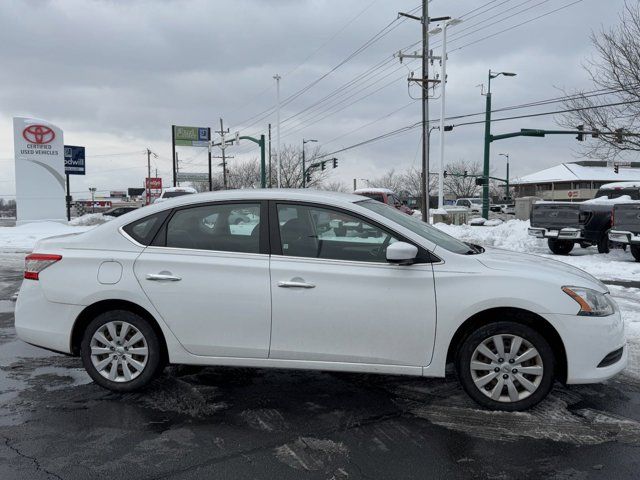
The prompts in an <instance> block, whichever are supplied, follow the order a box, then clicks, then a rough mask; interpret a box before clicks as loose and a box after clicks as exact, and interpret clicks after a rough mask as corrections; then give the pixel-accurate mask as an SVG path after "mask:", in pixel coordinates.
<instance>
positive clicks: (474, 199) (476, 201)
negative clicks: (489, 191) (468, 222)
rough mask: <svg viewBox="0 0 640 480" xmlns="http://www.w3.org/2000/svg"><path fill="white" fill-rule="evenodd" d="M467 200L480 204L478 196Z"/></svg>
mask: <svg viewBox="0 0 640 480" xmlns="http://www.w3.org/2000/svg"><path fill="white" fill-rule="evenodd" d="M469 200H470V201H471V203H473V204H475V205H481V204H482V200H480V199H479V198H470V199H469Z"/></svg>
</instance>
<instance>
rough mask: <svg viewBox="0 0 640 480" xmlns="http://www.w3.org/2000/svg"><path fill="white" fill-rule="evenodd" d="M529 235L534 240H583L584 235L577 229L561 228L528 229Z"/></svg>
mask: <svg viewBox="0 0 640 480" xmlns="http://www.w3.org/2000/svg"><path fill="white" fill-rule="evenodd" d="M529 235H531V236H534V237H536V238H556V239H558V240H583V239H584V234H583V232H582V230H580V229H579V228H570V227H566V228H561V229H559V230H553V229H546V228H542V227H529Z"/></svg>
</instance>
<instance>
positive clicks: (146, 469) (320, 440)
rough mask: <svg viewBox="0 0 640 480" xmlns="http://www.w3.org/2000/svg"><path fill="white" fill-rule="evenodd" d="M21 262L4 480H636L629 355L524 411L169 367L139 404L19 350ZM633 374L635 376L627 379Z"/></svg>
mask: <svg viewBox="0 0 640 480" xmlns="http://www.w3.org/2000/svg"><path fill="white" fill-rule="evenodd" d="M21 263H22V255H18V254H16V255H2V256H0V479H2V480H10V479H86V478H92V479H103V478H104V479H109V480H115V479H120V478H136V479H159V478H171V479H190V478H193V479H201V478H221V479H223V478H233V479H244V478H257V479H262V478H268V479H274V478H278V479H287V478H296V479H299V478H312V479H316V478H318V479H346V478H369V479H386V478H388V479H404V478H444V477H446V478H492V479H507V478H549V479H584V478H637V477H638V471H639V470H640V409H639V408H638V407H639V406H640V377H638V376H637V375H634V374H632V372H633V371H635V372H637V370H638V368H637V367H638V364H639V363H640V350H639V349H638V348H636V345H631V354H632V355H631V362H632V368H631V371H628V372H626V373H625V374H623V375H621V376H619V377H617V378H615V379H613V380H611V381H609V382H607V383H605V384H599V385H590V386H573V387H570V388H567V387H562V386H560V385H557V386H556V388H555V389H554V391H553V392H552V395H551V396H550V397H549V399H548V400H546V401H544V402H543V403H542V404H540V405H539V406H538V407H536V408H535V409H534V410H532V411H530V412H525V413H517V414H509V413H501V412H489V411H483V410H479V409H478V408H477V407H476V405H475V404H474V403H472V402H471V400H469V399H468V398H467V397H466V395H465V394H464V393H463V392H462V390H461V389H460V387H459V386H458V384H457V381H456V380H455V378H454V377H453V376H451V378H448V379H446V380H440V379H421V378H408V377H393V376H375V375H356V374H337V373H325V372H302V371H285V370H282V371H278V370H252V369H243V368H192V367H171V368H168V369H167V370H166V372H165V374H164V376H163V377H161V378H160V379H159V380H157V381H156V382H155V383H154V384H153V386H152V387H151V388H150V389H148V390H147V391H145V392H142V393H136V394H125V395H122V394H115V393H111V392H109V391H107V390H103V389H102V388H100V387H98V386H96V385H94V384H92V383H91V381H90V379H89V377H88V376H87V375H86V374H85V373H84V370H83V369H82V367H81V363H80V361H79V359H76V358H69V357H65V356H62V355H56V354H53V353H50V352H47V351H44V350H40V349H37V348H35V347H31V346H29V345H26V344H24V343H22V342H21V341H19V340H17V339H16V338H15V331H14V328H13V323H14V318H13V305H14V304H13V302H12V300H11V299H12V296H13V295H14V294H15V292H16V291H17V290H18V288H19V285H20V282H21ZM634 366H635V367H634Z"/></svg>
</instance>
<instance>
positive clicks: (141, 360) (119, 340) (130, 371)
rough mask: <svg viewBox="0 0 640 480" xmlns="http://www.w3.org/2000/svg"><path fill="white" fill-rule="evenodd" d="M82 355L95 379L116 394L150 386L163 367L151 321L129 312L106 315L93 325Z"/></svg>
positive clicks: (87, 330)
mask: <svg viewBox="0 0 640 480" xmlns="http://www.w3.org/2000/svg"><path fill="white" fill-rule="evenodd" d="M80 355H81V357H82V362H83V364H84V368H85V369H86V370H87V372H88V373H89V375H90V376H91V378H93V380H94V381H95V382H96V383H97V384H99V385H101V386H103V387H105V388H108V389H110V390H114V391H116V392H131V391H134V390H138V389H140V388H142V387H144V386H146V385H147V384H148V383H149V382H151V380H153V378H154V377H155V376H156V374H158V373H159V372H160V371H161V366H162V354H161V350H160V342H159V340H158V335H157V334H156V333H155V331H154V330H153V328H152V327H151V325H150V324H149V322H148V321H147V320H145V319H144V318H142V317H140V316H139V315H136V314H135V313H132V312H128V311H125V310H114V311H110V312H105V313H102V314H100V315H98V316H97V317H96V318H95V319H94V320H93V321H92V322H91V323H89V325H88V326H87V328H86V330H85V332H84V336H83V338H82V343H81V346H80Z"/></svg>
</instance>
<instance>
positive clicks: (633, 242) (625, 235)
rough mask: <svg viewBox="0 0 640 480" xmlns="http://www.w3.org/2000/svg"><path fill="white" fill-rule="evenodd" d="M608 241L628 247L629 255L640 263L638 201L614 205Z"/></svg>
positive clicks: (639, 211) (639, 215)
mask: <svg viewBox="0 0 640 480" xmlns="http://www.w3.org/2000/svg"><path fill="white" fill-rule="evenodd" d="M609 240H610V241H611V242H613V243H620V244H622V245H625V246H626V245H629V249H630V250H631V255H633V258H634V259H635V260H636V262H640V201H637V202H633V201H632V202H628V203H618V204H616V205H614V207H613V217H612V222H611V230H609Z"/></svg>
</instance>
